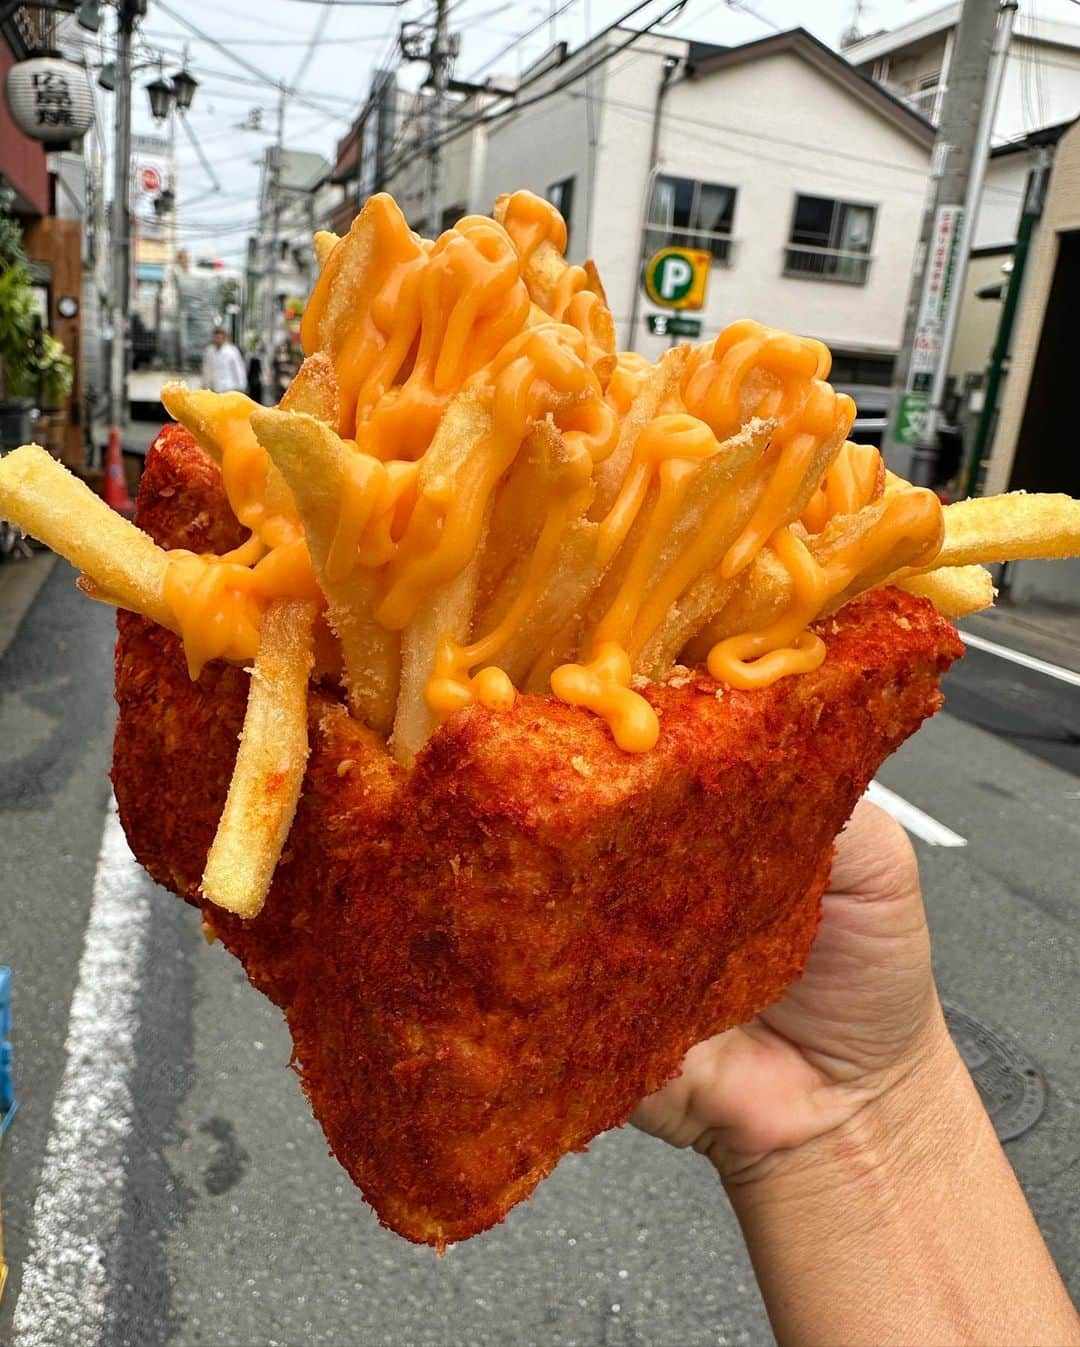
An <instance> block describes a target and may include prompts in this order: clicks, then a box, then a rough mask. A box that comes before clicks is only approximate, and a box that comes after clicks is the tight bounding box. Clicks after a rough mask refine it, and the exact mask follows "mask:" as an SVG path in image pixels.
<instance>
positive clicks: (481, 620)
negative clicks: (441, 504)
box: [476, 421, 562, 627]
mask: <svg viewBox="0 0 1080 1347" xmlns="http://www.w3.org/2000/svg"><path fill="white" fill-rule="evenodd" d="M561 446H562V436H561V435H560V433H559V431H558V429H557V428H556V426H555V424H554V423H553V422H552V421H541V422H540V423H539V424H538V425H536V426H534V427H533V428H532V430H531V431H530V432H529V434H528V435H527V436H526V438H525V440H524V441H523V443H522V446H521V449H520V450H519V451H518V455H517V457H516V458H515V459H514V462H513V464H512V465H511V467H510V470H509V472H508V473H507V475H506V478H505V480H504V481H503V482H502V483H501V484H500V485H499V487H498V489H497V490H496V493H495V498H494V501H493V503H492V508H491V518H490V520H489V522H488V530H487V534H486V535H485V539H484V548H483V552H482V553H481V555H480V570H479V578H478V581H477V593H476V603H477V609H478V624H479V626H481V627H484V626H485V625H494V622H491V623H490V624H488V623H487V620H486V619H485V617H484V616H483V614H488V616H489V617H490V613H491V609H492V608H493V607H498V606H499V605H500V603H502V598H503V591H504V589H505V584H504V580H505V577H506V576H507V574H508V573H510V572H511V571H512V570H513V569H514V568H515V567H517V566H520V564H522V563H523V562H525V561H527V559H528V557H529V555H530V553H531V552H532V549H533V546H534V544H535V542H536V539H537V538H538V537H539V536H540V530H541V529H542V528H543V526H544V519H545V518H546V515H547V494H548V492H549V491H550V489H551V483H552V475H553V465H554V463H555V461H556V460H557V457H558V455H559V453H560V451H561ZM503 606H504V607H505V606H506V605H505V604H503Z"/></svg>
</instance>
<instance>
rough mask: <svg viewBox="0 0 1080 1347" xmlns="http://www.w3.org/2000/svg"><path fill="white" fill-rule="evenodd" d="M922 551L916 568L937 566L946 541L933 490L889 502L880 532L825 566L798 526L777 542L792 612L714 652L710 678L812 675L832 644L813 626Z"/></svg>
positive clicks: (901, 494)
mask: <svg viewBox="0 0 1080 1347" xmlns="http://www.w3.org/2000/svg"><path fill="white" fill-rule="evenodd" d="M912 541H913V542H915V543H916V544H918V545H920V553H919V555H917V556H916V558H915V562H914V564H918V565H922V564H926V563H927V562H929V561H931V560H933V557H934V555H935V554H936V552H937V551H938V549H939V547H940V541H941V503H940V501H939V500H938V498H937V497H936V496H935V495H934V493H933V492H932V491H926V490H923V489H921V488H911V489H909V490H905V491H898V492H896V493H895V494H892V495H890V496H888V497H886V498H884V509H883V511H882V515H881V518H880V519H879V520H878V522H877V524H876V526H875V527H874V529H873V530H872V531H871V532H870V533H868V534H866V535H865V536H863V537H861V538H859V539H856V540H855V541H854V542H852V543H849V544H848V545H847V546H846V547H844V548H841V549H840V550H839V551H838V552H837V553H836V555H835V556H833V557H832V558H831V559H830V560H829V561H828V562H827V563H826V564H825V565H824V566H822V565H821V564H819V563H818V562H817V561H816V560H815V558H814V556H813V554H812V553H811V551H810V549H809V548H808V547H807V545H806V544H805V543H804V542H803V541H802V540H801V539H800V538H798V537H797V536H796V534H795V533H794V532H793V531H792V529H791V528H790V527H786V528H782V529H779V530H778V531H777V532H776V533H775V534H774V535H773V536H772V538H770V540H769V546H770V547H771V548H772V550H773V551H774V552H775V554H776V556H777V557H778V559H779V560H780V562H781V564H782V565H783V567H784V569H785V570H786V571H787V573H788V575H789V577H790V578H791V582H792V591H793V597H792V602H791V605H790V607H789V608H788V610H787V611H786V612H785V613H783V614H782V615H781V616H780V617H778V618H777V619H776V620H775V621H774V622H772V623H770V624H769V626H767V627H765V628H763V629H762V630H761V631H756V632H744V633H741V634H740V635H737V636H729V637H728V638H727V639H726V640H723V641H720V642H718V643H717V644H716V645H714V646H713V648H712V649H711V650H710V651H709V656H708V668H709V673H710V674H711V675H712V677H713V678H715V679H716V680H717V681H718V682H722V683H727V684H729V685H730V686H731V687H735V688H743V689H751V688H760V687H767V686H768V685H769V684H770V683H774V682H775V681H776V680H777V679H778V678H783V677H786V676H787V675H789V674H792V673H808V672H810V671H811V670H813V669H816V668H818V666H819V665H820V664H821V662H822V661H823V660H824V658H825V644H824V642H823V641H822V640H821V638H820V637H819V636H817V635H815V634H814V633H813V632H811V631H808V630H807V627H808V625H809V624H810V623H811V622H813V620H814V619H815V618H816V617H817V616H818V615H819V614H820V613H821V612H822V610H823V609H824V608H825V607H826V605H827V604H828V602H829V600H830V599H832V598H834V597H836V596H837V595H838V594H842V593H843V591H844V590H846V589H847V588H848V586H849V585H850V584H851V583H852V582H853V581H854V580H855V578H856V577H857V576H858V575H860V574H863V573H865V572H867V571H870V570H871V569H872V568H873V567H874V566H875V564H877V563H879V562H881V561H883V560H884V559H885V558H887V557H889V556H891V555H893V554H894V552H895V551H896V549H897V548H898V547H899V546H900V545H901V544H903V543H905V542H912Z"/></svg>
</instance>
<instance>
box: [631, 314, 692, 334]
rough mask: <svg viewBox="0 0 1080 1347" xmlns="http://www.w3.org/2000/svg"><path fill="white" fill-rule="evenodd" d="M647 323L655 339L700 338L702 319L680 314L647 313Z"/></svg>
mask: <svg viewBox="0 0 1080 1347" xmlns="http://www.w3.org/2000/svg"><path fill="white" fill-rule="evenodd" d="M645 321H646V323H647V324H648V325H649V331H650V332H651V333H652V334H653V336H654V337H700V336H701V319H700V318H684V317H683V316H682V314H678V313H647V314H646V315H645Z"/></svg>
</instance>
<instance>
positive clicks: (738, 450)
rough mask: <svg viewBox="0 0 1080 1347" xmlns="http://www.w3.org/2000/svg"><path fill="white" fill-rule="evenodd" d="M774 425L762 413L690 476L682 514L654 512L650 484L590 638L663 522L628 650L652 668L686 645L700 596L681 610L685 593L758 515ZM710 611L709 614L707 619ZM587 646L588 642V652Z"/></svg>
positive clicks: (593, 613) (642, 580) (594, 615)
mask: <svg viewBox="0 0 1080 1347" xmlns="http://www.w3.org/2000/svg"><path fill="white" fill-rule="evenodd" d="M774 429H775V423H774V422H772V421H763V420H759V419H754V420H752V421H750V422H748V423H747V424H746V425H745V426H743V427H742V429H741V430H740V431H739V433H738V434H737V435H733V436H732V437H731V438H730V439H729V440H725V441H724V443H723V444H721V445H720V447H719V449H718V450H717V452H716V453H714V454H713V455H712V456H711V457H709V458H706V459H704V460H703V461H702V463H701V464H700V466H699V467H698V469H697V471H696V472H695V473H694V475H693V477H692V478H691V479H690V484H689V486H688V488H687V490H686V493H685V495H684V496H683V498H682V501H681V502H680V504H679V508H678V513H677V514H676V515H675V516H674V517H673V518H672V519H670V520H666V519H665V520H663V521H657V520H656V519H654V517H653V515H654V511H655V509H656V505H657V501H658V496H659V492H658V488H657V487H656V485H655V484H654V485H653V486H652V487H650V490H649V494H648V496H647V497H646V500H645V503H644V505H643V507H642V509H641V511H640V513H639V515H638V518H637V520H636V521H635V523H634V526H633V528H632V529H631V530H630V533H629V535H628V536H627V538H626V541H625V542H624V543H623V545H622V547H621V548H620V554H619V556H618V557H617V558H616V560H615V562H614V563H613V564H612V566H611V568H610V570H609V571H608V572H607V574H606V575H605V576H604V579H603V581H602V583H601V586H600V589H599V590H598V591H597V594H596V598H595V599H594V601H593V603H592V605H591V607H590V615H589V620H588V622H587V624H586V631H587V632H588V634H589V637H590V641H589V644H590V645H591V638H592V632H593V630H594V629H595V627H596V626H597V624H598V623H599V622H600V621H601V620H602V619H603V617H604V615H605V614H606V613H607V612H608V610H609V609H610V607H611V606H612V604H615V603H617V602H618V601H619V595H620V591H621V589H622V586H623V585H624V583H625V582H626V579H627V576H628V574H629V573H630V566H631V565H634V564H636V563H635V562H634V561H632V559H633V558H634V557H635V556H636V555H637V554H638V552H639V549H640V544H641V540H642V539H643V538H644V536H645V535H646V533H647V532H649V531H655V530H656V529H657V525H658V523H659V524H660V529H659V532H660V535H661V537H662V541H661V544H660V546H659V548H658V549H657V550H656V553H655V556H654V558H653V559H652V564H651V565H650V568H649V571H648V574H647V576H641V575H638V576H637V577H636V583H637V585H638V587H639V589H640V592H641V593H642V594H643V596H644V602H643V603H642V604H641V605H640V609H639V611H638V616H637V618H636V620H635V622H634V625H633V628H632V630H631V632H630V635H629V639H628V641H627V649H628V651H629V654H630V657H631V659H632V660H634V661H635V663H637V661H638V657H639V656H641V667H642V668H651V667H653V666H654V665H655V664H656V662H657V661H658V660H660V659H662V655H661V654H660V647H661V646H662V645H664V644H665V643H666V644H672V643H674V644H675V646H676V649H678V648H680V647H681V646H683V645H684V644H685V641H686V639H689V637H688V636H686V637H684V636H683V635H682V631H681V630H680V628H681V627H682V625H683V624H684V623H686V622H687V621H688V619H689V616H690V614H691V613H692V612H693V611H694V600H693V596H692V594H691V595H689V596H688V603H687V606H686V607H685V608H683V609H679V608H678V607H677V604H678V600H679V598H680V595H682V594H684V593H687V591H690V590H692V589H693V586H694V582H695V577H697V576H698V575H700V574H701V573H702V572H703V571H705V572H708V571H711V570H712V569H713V568H714V567H716V566H718V565H719V564H720V561H721V559H722V558H723V556H724V553H725V552H726V551H727V549H728V547H729V546H730V545H731V543H732V541H733V540H734V539H735V538H736V537H738V535H739V532H740V530H741V529H742V528H743V526H744V525H745V523H746V521H747V520H748V519H749V518H750V516H751V514H752V512H753V510H754V507H755V505H756V503H757V501H758V500H759V499H760V496H761V492H762V490H763V477H762V473H761V471H760V470H759V469H758V467H757V466H756V465H759V464H760V462H761V459H762V455H763V454H764V452H765V449H766V447H767V446H768V443H769V437H770V435H771V434H772V432H773V430H774ZM710 601H711V600H710ZM676 613H677V614H678V616H677V617H676V616H675V614H676ZM707 616H708V614H704V615H703V616H702V621H704V620H705V617H707ZM691 634H692V633H691ZM646 651H647V652H648V653H645V652H646ZM585 653H586V650H585V648H584V647H583V649H582V654H583V655H584V654H585ZM670 662H671V661H670V660H669V661H668V663H670Z"/></svg>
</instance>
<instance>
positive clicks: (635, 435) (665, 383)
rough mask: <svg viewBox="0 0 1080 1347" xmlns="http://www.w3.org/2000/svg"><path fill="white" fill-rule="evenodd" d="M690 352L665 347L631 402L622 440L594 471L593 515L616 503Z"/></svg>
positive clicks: (598, 517) (601, 514)
mask: <svg viewBox="0 0 1080 1347" xmlns="http://www.w3.org/2000/svg"><path fill="white" fill-rule="evenodd" d="M689 353H690V348H689V347H688V346H674V347H672V348H671V350H669V351H665V352H664V354H663V355H662V356H661V357H660V362H659V364H658V365H657V366H656V368H655V369H654V370H653V371H652V372H651V373H650V374H649V375H648V377H647V378H646V380H645V383H644V384H643V385H642V388H641V392H640V393H638V395H637V397H636V398H635V399H634V401H633V402H632V403H631V404H630V410H629V411H628V412H627V413H626V416H625V417H624V418H623V420H622V424H621V426H620V428H619V439H618V443H617V444H616V445H615V448H614V449H613V450H612V451H611V453H610V454H608V456H607V458H605V459H604V460H603V461H602V462H601V463H600V464H599V465H598V466H597V468H596V470H595V472H594V473H593V479H594V481H595V483H596V486H595V490H594V492H593V500H592V504H591V505H590V506H589V518H590V519H594V520H597V521H599V520H601V519H603V518H604V516H605V515H606V514H607V512H608V511H609V510H610V509H611V507H612V506H613V505H614V504H615V501H616V498H617V497H618V495H619V489H620V488H621V486H622V484H623V478H624V477H625V476H626V474H627V471H628V469H629V467H630V460H631V459H632V458H633V456H634V445H635V444H637V442H638V440H639V439H640V438H641V433H642V431H643V430H644V429H645V427H646V426H647V425H648V424H649V422H650V421H651V420H652V419H653V417H654V416H656V415H657V414H658V413H659V411H660V408H661V407H662V406H663V405H664V403H665V402H666V401H667V400H668V399H669V398H670V397H672V395H673V394H674V393H676V392H677V390H678V387H679V380H680V379H681V378H682V375H683V371H684V370H685V368H686V359H687V356H688V355H689Z"/></svg>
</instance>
